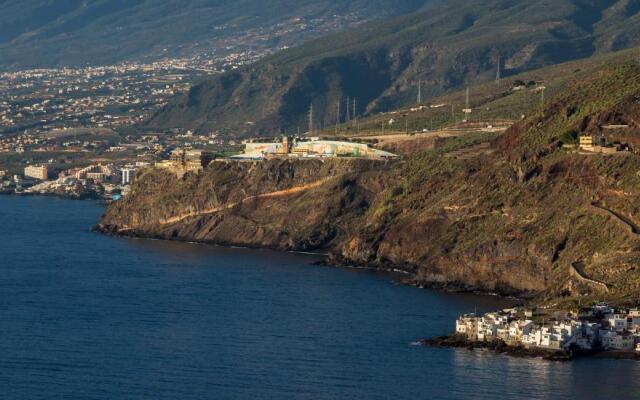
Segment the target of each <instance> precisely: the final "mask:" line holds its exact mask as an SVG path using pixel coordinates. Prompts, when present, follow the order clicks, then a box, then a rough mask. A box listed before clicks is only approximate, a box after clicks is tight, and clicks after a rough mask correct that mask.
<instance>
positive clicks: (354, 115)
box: [353, 97, 358, 125]
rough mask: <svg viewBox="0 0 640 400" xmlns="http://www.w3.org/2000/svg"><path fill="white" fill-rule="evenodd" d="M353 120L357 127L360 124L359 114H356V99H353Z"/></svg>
mask: <svg viewBox="0 0 640 400" xmlns="http://www.w3.org/2000/svg"><path fill="white" fill-rule="evenodd" d="M353 119H354V121H355V123H356V125H357V124H358V114H356V98H355V97H354V98H353Z"/></svg>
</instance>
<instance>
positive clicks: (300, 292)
mask: <svg viewBox="0 0 640 400" xmlns="http://www.w3.org/2000/svg"><path fill="white" fill-rule="evenodd" d="M101 212H102V207H101V206H100V205H98V204H96V203H94V202H83V201H65V200H57V199H51V198H35V197H30V198H27V197H24V198H22V197H6V196H0V399H63V398H64V399H287V398H292V399H405V398H406V399H466V398H469V399H471V398H473V399H524V398H527V399H572V400H575V399H591V398H596V399H614V398H617V399H629V398H640V363H637V362H634V361H615V360H580V361H577V362H573V363H551V362H546V361H541V360H529V359H515V358H509V357H507V356H497V355H493V354H491V353H487V352H484V351H475V352H471V351H468V350H453V349H428V348H422V347H417V346H412V345H411V342H413V341H415V340H418V339H421V338H424V337H427V336H433V335H439V334H444V333H447V332H449V331H450V330H451V329H452V324H453V321H454V318H455V317H456V316H457V315H458V314H459V313H461V312H469V311H473V310H474V308H475V307H478V309H479V310H489V309H492V308H497V307H500V306H501V305H502V304H503V303H502V302H501V301H500V300H499V299H496V298H490V297H480V296H472V295H453V294H446V293H440V292H437V291H429V290H419V289H415V288H410V287H405V286H400V285H397V284H394V282H393V278H392V277H390V276H388V275H381V274H375V273H372V272H363V271H354V270H345V269H334V268H328V267H318V266H313V265H311V264H312V263H313V262H315V261H317V258H316V257H314V256H305V255H295V254H280V253H275V252H271V251H261V250H244V249H226V248H218V247H212V246H203V245H195V244H181V243H166V242H159V241H147V240H129V239H121V238H111V237H106V236H101V235H98V234H94V233H91V232H90V231H89V228H90V227H91V226H92V224H94V223H95V222H96V221H97V220H98V217H99V215H100V213H101Z"/></svg>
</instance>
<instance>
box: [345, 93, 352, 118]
mask: <svg viewBox="0 0 640 400" xmlns="http://www.w3.org/2000/svg"><path fill="white" fill-rule="evenodd" d="M350 112H351V111H349V96H347V119H346V120H345V122H347V123H348V122H349V121H351V115H350V114H349V113H350Z"/></svg>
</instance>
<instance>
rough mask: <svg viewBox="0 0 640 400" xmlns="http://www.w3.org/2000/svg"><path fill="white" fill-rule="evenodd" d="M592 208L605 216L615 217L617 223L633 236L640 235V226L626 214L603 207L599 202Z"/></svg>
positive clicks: (592, 204) (593, 204) (592, 205)
mask: <svg viewBox="0 0 640 400" xmlns="http://www.w3.org/2000/svg"><path fill="white" fill-rule="evenodd" d="M591 207H592V208H593V209H594V211H596V212H597V213H598V214H604V215H608V216H611V217H613V218H614V219H615V220H616V221H618V222H619V223H620V224H622V225H623V226H624V227H625V228H626V229H627V230H628V231H629V232H631V234H633V235H640V226H638V224H636V223H635V221H633V220H632V219H631V218H629V217H627V216H626V215H624V214H621V213H619V212H617V211H614V210H612V209H610V208H608V207H605V206H603V205H602V204H599V203H597V202H593V203H591Z"/></svg>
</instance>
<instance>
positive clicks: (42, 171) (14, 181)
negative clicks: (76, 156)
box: [0, 162, 149, 198]
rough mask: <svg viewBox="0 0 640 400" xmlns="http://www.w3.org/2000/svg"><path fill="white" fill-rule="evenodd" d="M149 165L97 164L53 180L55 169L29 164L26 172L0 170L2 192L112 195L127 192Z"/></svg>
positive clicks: (60, 173)
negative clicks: (17, 172)
mask: <svg viewBox="0 0 640 400" xmlns="http://www.w3.org/2000/svg"><path fill="white" fill-rule="evenodd" d="M148 165H149V164H148V163H146V162H137V163H135V164H114V163H110V164H95V165H90V166H87V167H83V168H71V169H67V170H64V171H61V172H59V173H58V176H57V178H54V179H50V178H51V175H52V171H51V169H50V168H49V165H48V164H43V165H28V166H27V167H25V168H24V174H23V175H17V174H16V175H13V176H10V175H9V174H8V173H7V172H6V171H0V192H15V193H37V194H58V195H65V194H69V195H73V194H74V193H77V192H82V193H92V194H97V195H100V196H103V197H105V198H111V197H112V196H113V195H116V194H117V195H118V196H121V195H124V194H126V193H127V192H128V190H129V188H130V185H131V183H133V181H134V179H135V176H136V172H137V170H139V169H141V168H143V167H145V166H148Z"/></svg>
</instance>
